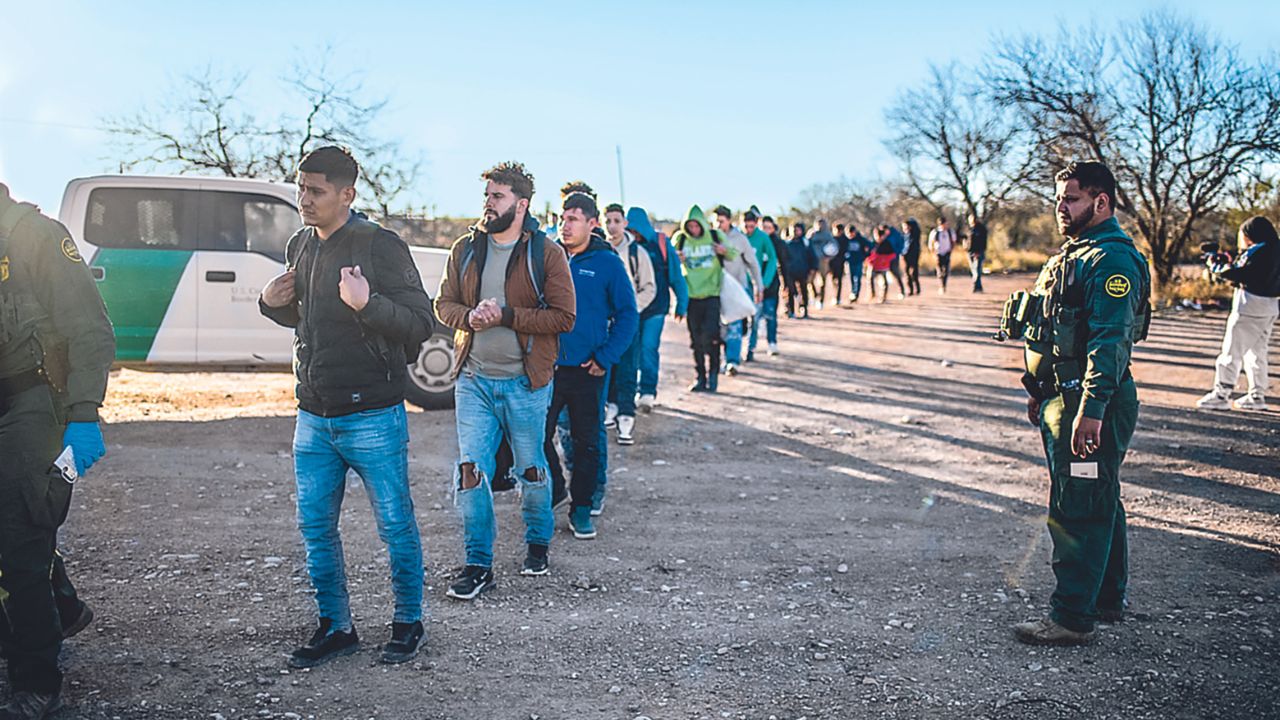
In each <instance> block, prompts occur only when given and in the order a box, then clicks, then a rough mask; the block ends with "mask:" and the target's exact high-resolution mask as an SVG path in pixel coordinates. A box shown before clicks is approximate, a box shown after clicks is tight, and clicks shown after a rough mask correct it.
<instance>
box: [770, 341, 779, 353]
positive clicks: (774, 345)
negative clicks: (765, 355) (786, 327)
mask: <svg viewBox="0 0 1280 720" xmlns="http://www.w3.org/2000/svg"><path fill="white" fill-rule="evenodd" d="M769 354H770V355H777V354H778V343H769Z"/></svg>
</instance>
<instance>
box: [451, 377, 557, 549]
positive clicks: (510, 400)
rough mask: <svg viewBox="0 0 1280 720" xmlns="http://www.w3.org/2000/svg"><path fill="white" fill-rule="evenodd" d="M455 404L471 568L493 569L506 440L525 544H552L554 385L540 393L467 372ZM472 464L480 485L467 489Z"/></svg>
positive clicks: (524, 384)
mask: <svg viewBox="0 0 1280 720" xmlns="http://www.w3.org/2000/svg"><path fill="white" fill-rule="evenodd" d="M454 401H455V413H456V416H457V425H458V454H459V459H458V465H457V467H455V468H454V471H453V487H454V489H455V491H456V493H457V495H456V501H455V502H456V504H457V506H458V510H459V512H460V513H461V515H462V530H463V538H464V542H465V545H466V551H467V564H468V565H479V566H481V567H492V566H493V541H494V538H495V537H496V536H497V534H498V526H497V521H496V520H495V518H494V515H493V487H492V485H491V479H492V478H493V473H494V469H495V467H496V465H497V460H496V455H497V452H498V444H499V443H500V442H502V438H503V437H504V436H505V437H506V438H507V439H508V440H509V441H510V443H511V452H512V455H513V456H514V459H515V465H514V466H513V468H514V473H513V474H514V475H515V476H516V478H517V480H518V481H519V483H520V491H521V492H520V509H521V513H522V514H523V516H524V526H525V531H524V541H525V543H527V544H529V545H550V544H551V535H552V532H553V531H554V530H555V520H554V518H553V516H552V514H551V485H550V484H549V483H548V482H547V476H548V470H547V456H546V453H545V452H544V451H543V438H544V435H543V433H544V432H545V430H546V424H547V408H548V406H549V405H550V404H551V384H547V385H544V386H543V387H540V388H538V389H536V390H534V389H533V388H532V387H530V384H529V378H527V377H525V376H520V377H515V378H487V377H484V376H482V375H476V374H474V373H471V372H465V371H464V372H463V373H462V374H460V375H459V376H458V382H457V385H455V386H454ZM468 463H470V464H472V465H474V466H475V469H476V472H477V474H478V475H479V478H480V483H479V484H478V485H476V486H475V487H473V488H467V489H464V488H463V487H462V466H463V465H465V464H468ZM530 471H532V472H530Z"/></svg>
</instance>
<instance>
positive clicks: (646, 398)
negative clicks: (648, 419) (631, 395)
mask: <svg viewBox="0 0 1280 720" xmlns="http://www.w3.org/2000/svg"><path fill="white" fill-rule="evenodd" d="M657 404H658V398H656V397H654V396H653V395H641V396H640V399H639V400H637V401H636V407H638V408H640V412H646V413H648V412H653V406H654V405H657Z"/></svg>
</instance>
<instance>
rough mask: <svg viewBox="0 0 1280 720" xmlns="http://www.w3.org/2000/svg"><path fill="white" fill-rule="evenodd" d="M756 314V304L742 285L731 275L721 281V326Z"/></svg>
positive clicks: (727, 274)
mask: <svg viewBox="0 0 1280 720" xmlns="http://www.w3.org/2000/svg"><path fill="white" fill-rule="evenodd" d="M755 314H756V304H755V303H754V302H752V300H751V296H750V295H748V294H747V291H746V289H745V288H743V287H742V283H740V282H738V281H737V279H736V278H734V277H733V276H732V275H730V274H729V273H725V274H724V276H723V277H722V278H721V280H720V324H722V325H728V324H729V323H735V322H738V321H739V320H743V319H745V318H749V317H752V316H754V315H755Z"/></svg>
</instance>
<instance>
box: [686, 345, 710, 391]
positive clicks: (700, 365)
mask: <svg viewBox="0 0 1280 720" xmlns="http://www.w3.org/2000/svg"><path fill="white" fill-rule="evenodd" d="M693 364H694V367H695V369H696V370H697V371H698V380H697V382H695V383H694V384H692V385H690V386H689V391H690V392H706V391H707V355H706V353H704V352H700V351H697V350H695V351H694V352H693Z"/></svg>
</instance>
